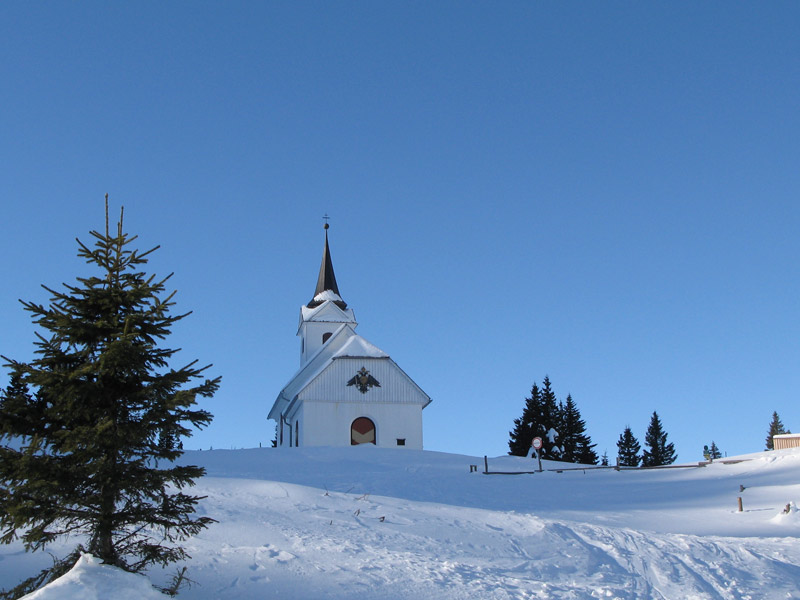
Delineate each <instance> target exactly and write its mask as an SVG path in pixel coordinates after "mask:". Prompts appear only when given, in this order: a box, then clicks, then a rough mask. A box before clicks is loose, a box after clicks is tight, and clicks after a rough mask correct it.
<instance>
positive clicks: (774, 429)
mask: <svg viewBox="0 0 800 600" xmlns="http://www.w3.org/2000/svg"><path fill="white" fill-rule="evenodd" d="M784 433H789V432H788V431H786V428H785V427H784V426H783V422H782V421H781V418H780V417H779V416H778V412H777V411H774V412H773V413H772V421H770V422H769V430H768V431H767V439H766V444H767V447H766V449H767V450H774V449H775V445H774V442H773V440H772V437H773V436H775V435H782V434H784Z"/></svg>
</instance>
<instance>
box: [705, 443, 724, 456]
mask: <svg viewBox="0 0 800 600" xmlns="http://www.w3.org/2000/svg"><path fill="white" fill-rule="evenodd" d="M708 457H709V458H710V459H711V460H716V459H718V458H722V452H720V451H719V448H717V443H716V442H715V441H714V440H711V447H710V448H709V449H708Z"/></svg>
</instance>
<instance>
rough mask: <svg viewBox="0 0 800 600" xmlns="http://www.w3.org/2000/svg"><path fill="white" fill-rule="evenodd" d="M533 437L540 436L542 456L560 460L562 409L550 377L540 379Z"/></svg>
mask: <svg viewBox="0 0 800 600" xmlns="http://www.w3.org/2000/svg"><path fill="white" fill-rule="evenodd" d="M533 422H534V437H536V436H539V437H541V438H542V444H543V445H542V458H546V459H549V460H561V459H562V454H563V452H562V449H561V429H563V418H562V410H561V407H560V406H559V402H558V399H557V398H556V395H555V392H553V389H552V387H551V385H550V377H548V376H547V375H545V376H544V379H543V380H542V393H541V401H540V403H539V406H538V412H537V414H536V415H534V421H533Z"/></svg>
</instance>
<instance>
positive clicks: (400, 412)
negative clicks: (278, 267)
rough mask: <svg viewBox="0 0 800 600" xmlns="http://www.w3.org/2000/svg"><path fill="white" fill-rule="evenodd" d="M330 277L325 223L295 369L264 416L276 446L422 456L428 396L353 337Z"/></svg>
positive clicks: (352, 323) (350, 319)
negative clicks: (364, 447)
mask: <svg viewBox="0 0 800 600" xmlns="http://www.w3.org/2000/svg"><path fill="white" fill-rule="evenodd" d="M357 326H358V323H356V319H355V314H354V313H353V309H352V308H348V306H347V303H346V302H345V301H344V300H342V297H341V295H340V294H339V287H338V286H337V285H336V276H335V275H334V273H333V262H332V261H331V253H330V248H329V247H328V224H327V223H326V224H325V249H324V251H323V254H322V265H321V266H320V269H319V278H318V279H317V288H316V289H315V290H314V297H313V298H312V300H311V302H309V303H308V304H306V305H304V306H301V307H300V323H299V325H298V329H297V335H298V336H299V337H300V370H299V371H297V373H295V375H294V377H292V378H291V379H290V380H289V383H287V384H286V385H285V386H284V387H283V389H282V390H281V392H280V393H279V394H278V397H277V398H276V399H275V403H274V404H273V405H272V409H271V410H270V411H269V418H270V419H272V420H274V421H276V422H277V423H278V428H277V443H278V447H287V448H290V447H296V446H349V445H357V444H375V445H376V446H380V447H383V448H397V447H404V448H412V449H416V450H422V409H423V408H425V407H426V406H428V404H430V402H431V399H430V397H429V396H428V395H427V394H426V393H425V392H423V391H422V389H421V388H420V387H419V386H418V385H417V384H416V383H414V381H413V380H412V379H411V378H410V377H409V376H408V375H406V373H405V372H404V371H403V370H402V369H401V368H400V367H398V366H397V364H396V363H395V362H394V361H393V360H392V359H391V358H390V357H389V355H388V354H386V352H384V351H383V350H381V349H380V348H378V347H377V346H374V345H373V344H371V343H369V342H368V341H367V340H365V339H364V338H363V337H361V336H360V335H358V334H357V333H356V331H355V329H356V327H357Z"/></svg>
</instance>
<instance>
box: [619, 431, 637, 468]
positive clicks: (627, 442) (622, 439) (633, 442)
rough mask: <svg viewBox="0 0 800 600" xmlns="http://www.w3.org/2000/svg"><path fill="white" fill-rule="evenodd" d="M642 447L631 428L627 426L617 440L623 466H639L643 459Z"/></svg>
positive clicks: (620, 463)
mask: <svg viewBox="0 0 800 600" xmlns="http://www.w3.org/2000/svg"><path fill="white" fill-rule="evenodd" d="M641 449H642V447H641V446H640V445H639V440H637V439H636V438H635V437H634V435H633V432H632V431H631V428H630V427H629V426H626V427H625V430H624V431H623V432H622V433H621V434H620V435H619V440H618V441H617V459H618V461H619V465H620V466H621V467H638V466H639V462H640V461H641V460H642V458H641V456H640V455H639V451H640V450H641Z"/></svg>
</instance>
